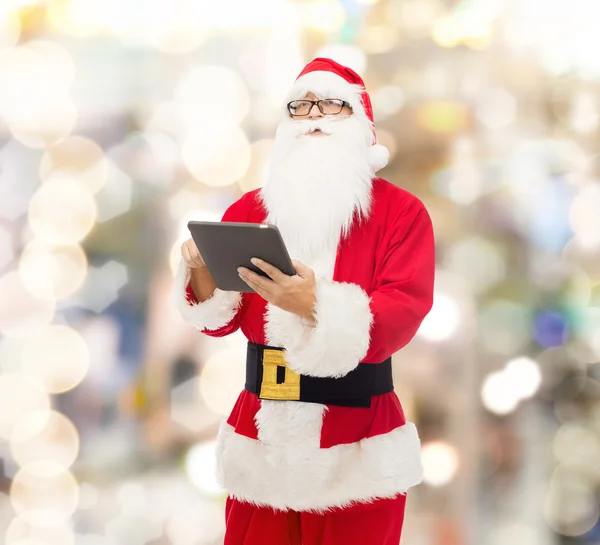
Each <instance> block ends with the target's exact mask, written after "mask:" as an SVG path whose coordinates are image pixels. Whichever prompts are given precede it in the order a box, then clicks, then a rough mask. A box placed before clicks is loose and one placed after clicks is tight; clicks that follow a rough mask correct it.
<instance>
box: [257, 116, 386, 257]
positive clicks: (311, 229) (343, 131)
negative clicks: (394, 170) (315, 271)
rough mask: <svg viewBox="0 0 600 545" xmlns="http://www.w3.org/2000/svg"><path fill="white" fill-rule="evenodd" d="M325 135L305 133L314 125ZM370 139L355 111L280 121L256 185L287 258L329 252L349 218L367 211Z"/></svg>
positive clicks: (345, 230)
mask: <svg viewBox="0 0 600 545" xmlns="http://www.w3.org/2000/svg"><path fill="white" fill-rule="evenodd" d="M317 127H318V128H320V129H321V130H322V131H323V132H324V133H326V135H316V136H308V135H306V134H307V133H308V132H310V131H311V130H314V129H315V128H317ZM369 145H370V144H369V142H368V140H367V139H366V138H365V135H364V128H363V127H362V126H361V125H360V123H359V122H358V121H357V119H356V118H355V117H354V116H350V117H347V118H343V119H336V118H321V119H316V120H306V121H304V120H303V121H293V120H285V121H283V122H282V123H281V124H280V125H279V127H278V129H277V135H276V139H275V148H274V151H273V155H272V157H271V161H270V164H269V174H268V177H267V182H266V183H265V186H264V187H263V189H262V191H261V195H262V198H263V202H264V204H265V207H266V209H267V212H268V217H267V223H271V224H275V225H277V227H278V228H279V230H280V231H281V235H282V237H283V239H284V241H285V243H286V246H287V247H288V250H289V252H290V255H291V256H292V258H296V259H300V260H301V261H303V260H304V261H305V262H306V261H309V260H310V259H311V258H313V257H317V256H320V255H323V254H324V253H328V254H331V252H333V253H334V254H335V251H336V249H337V245H338V243H339V241H340V237H341V236H346V235H347V234H348V232H349V230H350V227H351V226H352V223H353V221H354V220H361V219H362V218H364V217H367V216H368V214H369V208H370V203H371V187H372V180H373V178H374V171H373V170H372V168H371V167H370V166H369V164H368V161H367V157H368V155H367V152H368V148H369Z"/></svg>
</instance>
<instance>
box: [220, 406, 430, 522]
mask: <svg viewBox="0 0 600 545" xmlns="http://www.w3.org/2000/svg"><path fill="white" fill-rule="evenodd" d="M263 403H264V401H263ZM274 403H281V402H274ZM291 403H293V402H291ZM296 405H300V403H296ZM301 405H310V404H308V403H301ZM278 407H279V408H280V409H281V406H280V405H279V406H278ZM316 407H322V406H318V405H317V406H316ZM257 416H258V415H257ZM257 420H258V418H257ZM309 435H310V436H309V437H306V436H303V433H302V431H300V432H298V433H297V437H296V440H290V441H288V442H287V443H285V444H278V445H273V444H269V443H264V442H263V441H257V440H254V439H250V438H248V437H245V436H242V435H239V434H237V433H235V432H234V430H233V428H232V427H231V426H230V425H229V424H227V423H226V422H224V423H223V424H222V425H221V429H220V430H219V438H218V447H217V448H218V451H217V459H218V468H217V473H218V478H219V482H220V484H221V486H223V487H224V488H225V489H226V490H227V491H228V493H229V495H230V496H232V497H234V498H237V499H239V500H242V501H246V502H250V503H253V504H255V505H262V506H270V507H273V508H275V509H280V510H287V509H293V510H295V511H313V512H323V511H326V510H327V509H329V508H332V507H346V506H349V505H352V504H355V503H369V502H372V501H374V500H375V499H377V498H391V497H394V496H396V495H397V494H403V493H406V491H407V490H408V489H409V488H411V487H413V486H416V485H418V484H419V483H420V482H421V481H422V480H423V468H422V466H421V454H420V440H419V436H418V433H417V428H416V426H415V425H414V424H413V423H410V422H409V423H407V424H405V425H404V426H402V427H400V428H397V429H395V430H393V431H392V432H390V433H386V434H384V435H377V436H375V437H370V438H368V439H363V440H362V441H359V442H357V443H351V444H344V445H336V446H333V447H330V448H320V446H319V435H317V436H316V437H315V436H314V435H313V434H309Z"/></svg>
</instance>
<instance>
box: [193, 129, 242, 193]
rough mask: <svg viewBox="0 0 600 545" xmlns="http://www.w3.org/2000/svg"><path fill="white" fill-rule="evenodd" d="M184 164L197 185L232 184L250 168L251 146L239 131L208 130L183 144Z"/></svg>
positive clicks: (198, 133)
mask: <svg viewBox="0 0 600 545" xmlns="http://www.w3.org/2000/svg"><path fill="white" fill-rule="evenodd" d="M182 154H183V162H184V164H185V166H186V167H187V169H188V170H189V171H190V173H191V174H192V175H193V176H194V177H195V178H196V179H197V180H199V181H201V182H203V183H204V184H206V185H209V186H212V187H221V186H226V185H229V184H232V183H234V182H236V181H237V180H239V179H240V178H242V176H244V174H245V173H246V171H247V170H248V167H249V166H250V143H249V142H248V139H247V137H246V135H245V134H244V131H242V129H240V128H238V127H223V126H214V125H213V126H208V127H207V128H206V131H203V132H200V131H197V132H196V133H194V134H192V135H190V136H189V137H188V138H187V139H186V140H185V141H184V143H183V149H182Z"/></svg>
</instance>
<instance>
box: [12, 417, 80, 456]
mask: <svg viewBox="0 0 600 545" xmlns="http://www.w3.org/2000/svg"><path fill="white" fill-rule="evenodd" d="M10 450H11V453H12V456H13V458H14V460H15V462H17V463H18V464H19V465H20V466H25V465H27V464H30V463H33V462H44V461H48V462H56V463H57V464H59V465H60V466H61V467H64V468H67V467H69V466H71V465H73V462H75V459H76V458H77V455H78V453H79V435H78V433H77V430H76V429H75V426H74V425H73V422H71V420H69V419H68V418H67V417H66V416H65V415H64V414H61V413H59V412H56V411H30V412H28V413H27V414H25V415H23V416H22V417H21V418H19V419H18V420H17V421H16V422H15V427H14V430H13V433H12V434H11V436H10Z"/></svg>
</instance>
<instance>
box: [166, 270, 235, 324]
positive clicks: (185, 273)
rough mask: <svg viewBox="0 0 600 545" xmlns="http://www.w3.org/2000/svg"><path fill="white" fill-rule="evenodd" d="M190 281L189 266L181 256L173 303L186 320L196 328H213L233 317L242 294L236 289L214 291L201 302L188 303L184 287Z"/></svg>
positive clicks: (229, 320) (226, 322)
mask: <svg viewBox="0 0 600 545" xmlns="http://www.w3.org/2000/svg"><path fill="white" fill-rule="evenodd" d="M189 281H190V268H189V267H188V266H187V264H186V262H185V261H184V260H183V258H181V261H180V262H179V267H178V268H177V274H176V275H175V285H174V287H173V293H172V298H173V303H174V304H175V307H176V308H177V310H178V311H179V313H180V314H181V316H182V317H183V319H184V320H185V321H186V322H189V323H190V324H192V325H194V326H196V327H197V328H198V329H207V330H210V331H212V330H215V329H219V328H221V327H224V326H226V325H227V324H228V323H229V322H231V320H233V318H234V317H235V315H236V313H237V311H238V309H239V307H240V304H241V302H242V294H241V293H240V292H237V291H222V290H220V289H218V288H217V289H216V290H215V293H214V294H213V295H212V297H210V298H209V299H207V300H206V301H204V302H202V303H196V304H190V303H189V302H188V300H187V295H186V288H187V285H188V283H189Z"/></svg>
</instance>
